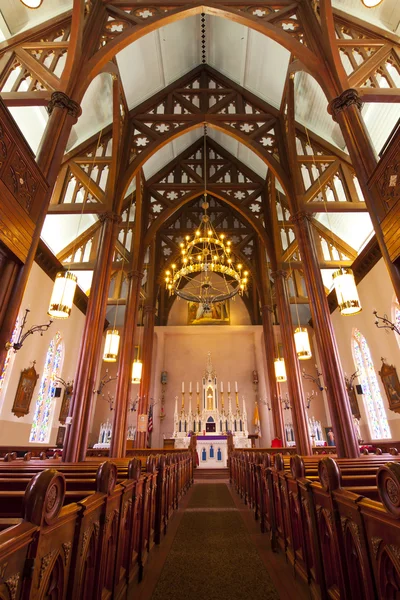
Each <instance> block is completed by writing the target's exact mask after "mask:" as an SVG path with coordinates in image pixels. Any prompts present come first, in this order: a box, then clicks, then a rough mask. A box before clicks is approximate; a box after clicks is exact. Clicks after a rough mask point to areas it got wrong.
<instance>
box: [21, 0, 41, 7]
mask: <svg viewBox="0 0 400 600" xmlns="http://www.w3.org/2000/svg"><path fill="white" fill-rule="evenodd" d="M20 2H21V4H23V5H24V6H26V8H40V6H42V2H43V0H20Z"/></svg>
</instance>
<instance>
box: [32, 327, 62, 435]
mask: <svg viewBox="0 0 400 600" xmlns="http://www.w3.org/2000/svg"><path fill="white" fill-rule="evenodd" d="M63 359H64V344H63V341H62V339H61V334H60V333H59V332H57V333H56V335H55V336H54V338H53V339H52V340H51V342H50V345H49V348H48V350H47V354H46V360H45V363H44V368H43V375H42V380H41V382H40V388H39V394H38V398H37V401H36V407H35V414H34V417H33V423H32V428H31V435H30V438H29V441H30V442H48V441H49V438H50V432H51V423H52V418H51V417H52V414H51V413H52V409H53V405H54V394H55V391H56V384H55V382H54V380H53V377H54V376H57V377H59V376H60V375H61V368H62V363H63Z"/></svg>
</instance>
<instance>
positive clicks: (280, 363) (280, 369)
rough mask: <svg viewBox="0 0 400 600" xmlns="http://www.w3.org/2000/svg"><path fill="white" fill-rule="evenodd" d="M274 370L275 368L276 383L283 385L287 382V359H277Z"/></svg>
mask: <svg viewBox="0 0 400 600" xmlns="http://www.w3.org/2000/svg"><path fill="white" fill-rule="evenodd" d="M274 368H275V377H276V381H277V382H278V383H283V382H284V381H287V377H286V367H285V359H284V358H276V359H275V360H274Z"/></svg>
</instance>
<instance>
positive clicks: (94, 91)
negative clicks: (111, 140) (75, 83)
mask: <svg viewBox="0 0 400 600" xmlns="http://www.w3.org/2000/svg"><path fill="white" fill-rule="evenodd" d="M112 104H113V103H112V77H111V75H109V74H108V73H101V74H100V75H98V76H97V77H96V78H95V79H94V80H93V81H92V83H91V84H90V86H89V87H88V89H87V91H86V94H85V95H84V97H83V100H82V102H81V106H82V114H81V116H80V117H79V119H78V122H77V123H76V124H75V125H74V126H73V128H72V131H71V135H70V137H69V140H68V145H67V150H66V151H67V152H69V151H70V150H71V148H73V147H75V146H77V145H78V144H80V143H81V142H83V141H84V140H87V139H88V138H90V137H91V136H92V135H94V134H95V133H98V132H100V130H101V129H103V128H104V127H106V126H107V125H109V124H110V123H111V121H112V116H113V106H112Z"/></svg>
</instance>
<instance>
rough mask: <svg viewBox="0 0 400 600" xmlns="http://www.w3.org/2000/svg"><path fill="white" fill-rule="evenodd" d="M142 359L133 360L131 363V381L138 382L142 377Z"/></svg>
mask: <svg viewBox="0 0 400 600" xmlns="http://www.w3.org/2000/svg"><path fill="white" fill-rule="evenodd" d="M142 367H143V364H142V361H141V360H134V361H133V364H132V383H140V380H141V379H142Z"/></svg>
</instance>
